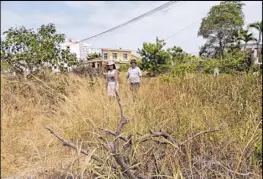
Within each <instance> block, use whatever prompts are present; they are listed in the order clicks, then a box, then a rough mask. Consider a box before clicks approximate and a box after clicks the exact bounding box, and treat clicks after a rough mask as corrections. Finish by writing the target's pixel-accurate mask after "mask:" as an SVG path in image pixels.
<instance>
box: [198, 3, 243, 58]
mask: <svg viewBox="0 0 263 179" xmlns="http://www.w3.org/2000/svg"><path fill="white" fill-rule="evenodd" d="M243 5H244V4H243V3H241V2H240V1H223V2H221V3H220V4H219V5H216V6H213V7H212V8H211V9H210V11H209V13H208V15H207V17H205V18H203V20H202V23H201V26H200V29H199V32H198V36H202V37H203V38H205V39H207V43H206V45H205V46H204V47H206V48H207V47H209V48H213V51H214V52H213V54H214V55H215V54H216V52H218V53H219V55H220V57H221V58H223V56H224V51H225V48H226V47H227V46H228V45H229V43H230V42H231V40H232V36H233V35H234V34H235V33H236V32H237V31H238V30H240V29H241V28H242V26H243V25H244V15H243V12H242V7H243ZM202 50H203V51H204V49H203V48H202Z"/></svg>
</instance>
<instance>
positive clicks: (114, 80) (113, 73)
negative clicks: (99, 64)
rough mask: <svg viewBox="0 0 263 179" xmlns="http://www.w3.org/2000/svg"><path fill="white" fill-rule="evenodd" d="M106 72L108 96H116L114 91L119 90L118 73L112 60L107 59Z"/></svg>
mask: <svg viewBox="0 0 263 179" xmlns="http://www.w3.org/2000/svg"><path fill="white" fill-rule="evenodd" d="M107 66H108V73H107V89H108V96H114V97H115V96H116V93H115V92H118V90H119V82H118V80H119V79H118V78H119V74H118V71H117V70H116V67H115V63H114V62H113V61H109V62H108V64H107Z"/></svg>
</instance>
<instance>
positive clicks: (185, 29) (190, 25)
mask: <svg viewBox="0 0 263 179" xmlns="http://www.w3.org/2000/svg"><path fill="white" fill-rule="evenodd" d="M202 19H203V18H201V19H198V20H197V21H195V22H193V23H191V24H190V25H188V26H186V27H184V28H183V29H181V30H179V31H177V32H175V33H174V34H172V35H170V36H168V37H166V38H165V39H164V40H166V41H167V40H168V39H170V38H172V37H174V36H175V35H177V34H179V33H181V32H182V31H184V30H186V29H188V28H189V27H191V26H192V25H194V24H196V23H197V22H199V21H201V20H202Z"/></svg>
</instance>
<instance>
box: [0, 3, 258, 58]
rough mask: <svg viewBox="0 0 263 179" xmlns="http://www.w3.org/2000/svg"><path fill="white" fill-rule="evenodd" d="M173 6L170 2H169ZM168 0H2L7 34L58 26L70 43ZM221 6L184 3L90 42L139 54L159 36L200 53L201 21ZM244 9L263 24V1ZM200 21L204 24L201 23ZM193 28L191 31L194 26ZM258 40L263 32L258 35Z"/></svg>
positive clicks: (251, 19) (248, 16)
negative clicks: (12, 30)
mask: <svg viewBox="0 0 263 179" xmlns="http://www.w3.org/2000/svg"><path fill="white" fill-rule="evenodd" d="M166 2H167V1H166ZM166 2H165V1H57V2H56V1H49V2H47V1H46V2H45V1H36V2H32V1H25V2H23V1H17V2H14V1H9V2H8V1H4V2H3V1H2V2H1V32H3V31H5V30H7V29H8V28H10V27H15V26H21V25H24V26H25V27H27V28H34V29H37V28H39V27H40V26H41V25H42V24H48V23H50V22H52V23H54V24H55V25H56V27H57V30H58V31H59V32H61V33H65V34H66V35H67V37H68V38H72V39H74V40H81V39H84V38H86V37H90V36H92V35H95V34H97V33H100V32H102V31H105V30H107V29H109V28H112V27H114V26H116V25H119V24H121V23H123V22H126V21H128V20H130V19H132V18H134V17H136V16H139V15H141V14H143V13H145V12H147V11H149V10H152V9H154V8H156V7H158V6H160V5H162V4H164V3H166ZM219 3H220V2H219V1H189V2H178V3H176V4H175V5H174V6H173V7H172V8H170V9H168V10H166V11H163V12H159V13H156V14H154V15H151V16H149V17H146V18H144V19H142V20H140V21H138V22H136V23H134V24H131V25H130V26H127V27H125V28H122V29H119V30H117V31H115V32H112V33H109V34H107V35H105V36H102V37H99V38H97V39H93V40H91V41H88V42H87V43H89V44H91V45H92V46H93V47H94V48H120V47H121V48H123V49H131V50H136V49H138V48H141V47H142V44H143V42H153V41H154V40H155V38H156V36H158V37H159V38H160V39H165V38H166V37H169V36H171V35H172V34H174V33H176V32H178V31H181V29H184V28H185V30H183V31H181V32H180V33H178V34H177V35H175V36H173V37H171V38H170V39H168V40H167V47H171V46H173V45H177V46H181V47H182V48H183V49H184V50H185V51H186V52H189V53H192V54H197V53H198V51H199V47H200V46H201V45H202V44H204V42H205V41H204V40H203V39H202V38H201V37H197V32H198V28H199V27H200V22H201V18H202V17H204V16H206V14H207V13H208V11H209V9H210V8H211V6H213V5H217V4H219ZM245 4H246V6H245V7H244V9H243V12H244V14H245V21H246V24H249V23H252V22H255V21H261V20H262V1H246V2H245ZM198 20H200V21H198ZM196 21H198V22H197V23H195V24H193V25H192V26H191V27H189V28H186V27H187V26H189V25H190V24H192V23H194V22H196ZM254 35H255V36H257V33H256V32H254Z"/></svg>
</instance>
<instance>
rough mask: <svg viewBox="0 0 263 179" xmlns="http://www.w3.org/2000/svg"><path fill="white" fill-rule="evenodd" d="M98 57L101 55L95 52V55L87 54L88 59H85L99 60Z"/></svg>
mask: <svg viewBox="0 0 263 179" xmlns="http://www.w3.org/2000/svg"><path fill="white" fill-rule="evenodd" d="M99 57H101V54H97V53H96V52H95V53H91V54H89V55H88V57H87V60H92V59H95V58H99Z"/></svg>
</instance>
